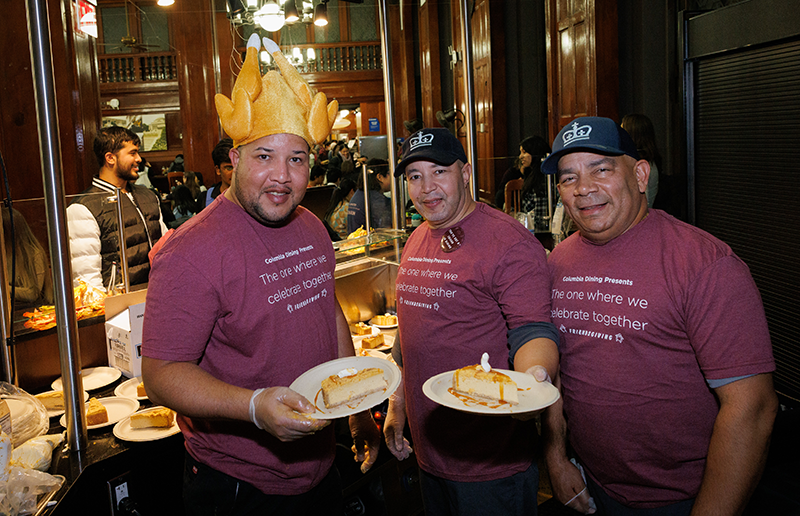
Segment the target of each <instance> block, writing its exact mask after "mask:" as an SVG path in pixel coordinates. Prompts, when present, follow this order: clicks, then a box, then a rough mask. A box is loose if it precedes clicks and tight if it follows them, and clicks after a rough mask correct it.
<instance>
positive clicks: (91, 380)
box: [50, 367, 122, 391]
mask: <svg viewBox="0 0 800 516" xmlns="http://www.w3.org/2000/svg"><path fill="white" fill-rule="evenodd" d="M81 376H83V390H85V391H93V390H95V389H99V388H101V387H105V386H106V385H111V384H112V383H114V382H116V381H117V380H118V379H119V377H120V376H122V372H120V370H119V369H115V368H113V367H90V368H88V369H82V370H81ZM50 387H52V388H53V390H54V391H63V390H64V386H63V384H62V383H61V378H57V379H56V380H55V381H54V382H53V383H52V384H50Z"/></svg>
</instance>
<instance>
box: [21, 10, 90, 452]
mask: <svg viewBox="0 0 800 516" xmlns="http://www.w3.org/2000/svg"><path fill="white" fill-rule="evenodd" d="M27 3H28V6H27V12H28V25H29V31H30V38H31V43H30V45H31V47H30V51H31V64H32V66H31V68H32V71H33V86H34V92H35V98H36V119H37V123H38V127H39V155H40V158H41V162H42V176H43V177H44V202H45V209H46V211H47V232H48V242H49V245H50V256H51V257H52V261H53V263H52V264H53V293H54V294H55V311H56V321H57V323H58V324H57V325H56V332H57V334H58V350H59V354H60V358H61V378H62V383H63V388H64V402H65V408H66V414H67V417H66V420H67V442H68V443H69V447H70V450H72V451H84V450H86V448H87V446H88V439H87V435H86V415H85V412H84V404H83V381H82V379H81V376H80V356H81V355H80V346H79V345H78V320H77V318H76V317H75V300H74V297H73V290H72V267H71V264H70V261H69V242H68V240H67V239H66V235H67V227H66V209H65V207H64V189H63V171H62V169H61V147H60V142H59V136H58V134H59V133H58V118H57V115H56V113H57V107H56V96H55V86H54V81H53V56H52V51H51V49H50V30H49V25H48V22H47V1H46V0H27Z"/></svg>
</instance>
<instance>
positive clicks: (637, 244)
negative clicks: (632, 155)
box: [549, 210, 775, 508]
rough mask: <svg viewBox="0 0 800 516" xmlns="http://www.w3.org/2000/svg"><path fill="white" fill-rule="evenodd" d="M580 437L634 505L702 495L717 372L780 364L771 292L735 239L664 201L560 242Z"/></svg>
mask: <svg viewBox="0 0 800 516" xmlns="http://www.w3.org/2000/svg"><path fill="white" fill-rule="evenodd" d="M549 263H550V268H551V273H552V279H553V290H552V299H551V301H552V304H553V308H552V316H553V323H554V324H555V325H556V327H557V328H558V330H559V332H560V333H561V346H560V349H561V380H562V393H563V396H564V410H565V413H566V416H567V420H568V429H569V435H570V441H571V443H572V445H573V447H574V448H575V450H576V452H577V454H578V456H579V458H580V460H581V461H582V462H583V463H584V465H585V466H586V469H587V470H588V472H589V474H590V475H591V476H592V477H593V478H594V479H595V480H596V481H597V482H598V483H599V484H600V485H601V486H603V488H604V489H605V490H606V491H607V492H608V493H609V494H610V495H611V496H612V497H613V498H615V499H616V500H618V501H620V502H622V503H623V504H625V505H628V506H630V507H637V508H638V507H642V508H644V507H657V506H661V505H666V504H669V503H673V502H677V501H680V500H686V499H689V498H692V497H694V496H696V495H697V493H698V490H699V487H700V482H701V480H702V476H703V470H704V467H705V458H706V455H707V453H708V445H709V441H710V438H711V431H712V427H713V424H714V420H715V418H716V416H717V412H718V404H717V401H716V399H715V397H714V394H713V392H712V391H711V389H710V388H709V387H708V385H707V383H706V380H707V379H712V380H713V379H725V378H734V377H738V376H744V375H752V374H758V373H766V372H770V371H773V370H774V369H775V362H774V360H773V357H772V347H771V344H770V339H769V332H768V331H767V323H766V318H765V316H764V309H763V306H762V304H761V297H760V295H759V293H758V290H757V288H756V285H755V283H754V282H753V279H752V277H751V276H750V272H749V270H748V268H747V266H746V265H745V264H744V262H742V261H741V260H740V259H739V258H738V257H736V256H735V255H734V254H733V252H732V251H731V249H730V247H728V246H727V245H726V244H725V243H723V242H721V241H720V240H718V239H716V238H714V237H713V236H711V235H709V234H708V233H706V232H704V231H702V230H700V229H698V228H696V227H694V226H690V225H688V224H685V223H683V222H680V221H678V220H677V219H675V218H673V217H671V216H669V215H667V214H665V213H664V212H661V211H659V210H651V211H650V212H649V214H648V216H647V217H646V218H645V219H644V220H643V221H642V222H640V223H638V224H637V225H635V226H634V227H633V228H631V229H630V230H629V231H627V232H626V233H624V234H623V235H621V236H619V237H617V238H615V239H614V240H612V241H610V242H608V243H606V244H605V245H595V244H592V243H591V242H589V241H587V240H585V239H583V238H581V237H580V235H579V234H575V235H572V236H571V237H569V238H568V239H567V240H565V241H564V242H562V243H561V244H559V245H558V246H556V248H555V250H553V252H552V253H551V254H550V259H549Z"/></svg>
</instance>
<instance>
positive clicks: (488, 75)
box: [471, 0, 494, 197]
mask: <svg viewBox="0 0 800 516" xmlns="http://www.w3.org/2000/svg"><path fill="white" fill-rule="evenodd" d="M471 21H472V24H471V29H472V49H473V50H472V65H473V70H472V73H473V85H474V87H475V93H474V95H475V130H476V132H477V134H476V140H477V143H478V148H477V152H476V153H475V162H474V163H473V164H472V166H473V168H474V170H475V178H476V181H477V183H478V185H477V186H478V195H479V196H480V197H484V196H488V195H489V191H488V190H487V188H488V189H489V190H491V186H492V184H493V183H494V177H492V179H491V180H489V181H487V175H488V174H487V172H488V169H489V168H491V170H492V176H494V167H493V166H492V155H493V154H494V153H493V152H492V148H493V144H494V138H493V130H494V124H493V123H492V122H493V121H492V108H493V105H492V104H493V103H492V56H491V53H492V45H491V28H490V25H491V16H490V13H489V0H478V1H477V2H475V10H474V11H473V13H472V20H471ZM487 183H488V185H487Z"/></svg>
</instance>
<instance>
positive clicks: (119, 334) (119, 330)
mask: <svg viewBox="0 0 800 516" xmlns="http://www.w3.org/2000/svg"><path fill="white" fill-rule="evenodd" d="M146 294H147V291H146V290H139V291H137V292H132V293H130V294H122V295H119V296H112V297H108V298H106V349H107V351H108V365H109V366H111V367H114V368H116V369H119V370H120V371H121V372H122V374H123V375H125V376H126V377H128V378H136V377H137V376H141V375H142V322H143V320H144V300H145V296H146Z"/></svg>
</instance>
